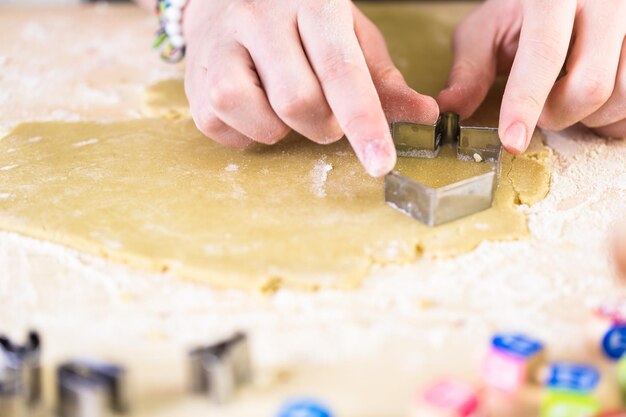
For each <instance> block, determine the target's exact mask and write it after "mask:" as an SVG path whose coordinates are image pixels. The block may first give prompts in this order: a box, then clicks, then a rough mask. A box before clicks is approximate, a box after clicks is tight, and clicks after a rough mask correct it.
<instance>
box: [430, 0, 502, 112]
mask: <svg viewBox="0 0 626 417" xmlns="http://www.w3.org/2000/svg"><path fill="white" fill-rule="evenodd" d="M492 4H493V3H492ZM484 7H490V6H489V4H488V5H487V6H484ZM489 11H490V10H483V7H481V8H479V9H478V10H477V11H476V12H474V13H473V14H471V15H470V16H468V17H467V18H466V19H465V20H464V21H463V22H461V24H460V25H459V26H458V27H457V28H456V30H455V31H454V35H453V38H452V50H453V61H452V68H451V70H450V74H449V76H448V83H447V85H446V88H445V89H444V90H442V91H441V92H440V93H439V95H438V96H437V102H438V103H439V106H440V107H441V111H452V112H455V113H458V114H459V115H460V116H461V118H462V119H465V118H467V117H469V116H471V115H472V114H473V113H474V112H475V111H476V109H477V108H478V107H479V106H480V104H481V103H482V102H483V100H484V99H485V97H486V96H487V93H488V92H489V89H490V88H491V85H492V84H493V82H494V80H495V78H496V69H497V51H496V35H497V30H496V29H497V28H496V23H497V21H498V19H497V18H495V17H494V16H492V15H489V16H486V13H487V12H489Z"/></svg>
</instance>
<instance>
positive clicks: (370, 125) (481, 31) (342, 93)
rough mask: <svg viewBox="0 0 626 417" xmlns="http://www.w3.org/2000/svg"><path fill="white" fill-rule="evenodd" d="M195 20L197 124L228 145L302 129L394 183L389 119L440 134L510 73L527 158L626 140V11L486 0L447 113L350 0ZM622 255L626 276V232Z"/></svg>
mask: <svg viewBox="0 0 626 417" xmlns="http://www.w3.org/2000/svg"><path fill="white" fill-rule="evenodd" d="M137 2H138V3H140V4H142V5H144V6H145V7H147V8H150V9H152V8H154V4H155V0H137ZM183 18H184V22H183V31H184V34H185V39H186V41H187V54H186V74H185V90H186V93H187V97H188V99H189V102H190V106H191V113H192V115H193V118H194V121H195V123H196V125H197V127H198V128H199V129H200V130H201V131H202V132H203V133H205V134H206V135H207V136H209V137H211V138H213V139H214V140H216V141H217V142H219V143H221V144H224V145H226V146H234V147H246V146H248V145H250V144H251V143H253V142H255V141H256V142H260V143H265V144H274V143H276V142H278V141H280V140H281V139H282V138H284V137H285V136H286V135H287V134H288V133H289V131H290V130H295V131H297V132H299V133H301V134H302V135H304V136H306V137H308V138H309V139H311V140H312V141H314V142H317V143H322V144H325V143H331V142H334V141H337V140H339V139H340V138H341V137H342V136H343V135H344V134H345V136H346V137H347V138H348V140H349V141H350V143H351V145H352V147H353V148H354V150H355V152H356V154H357V156H358V157H359V159H360V160H361V162H362V163H363V166H364V167H365V169H366V170H367V172H368V173H369V174H370V175H372V176H382V175H385V174H386V173H388V172H389V171H390V170H391V169H392V168H393V166H394V165H395V161H396V153H395V148H394V146H393V142H392V139H391V136H390V132H389V129H388V122H391V121H400V120H404V121H414V122H418V123H433V122H434V121H435V120H436V118H437V116H438V113H439V109H441V111H454V112H457V113H459V114H460V115H461V117H462V118H467V117H469V116H470V115H472V113H474V111H475V110H476V109H477V108H478V107H479V105H480V104H481V102H482V101H483V100H484V98H485V97H486V95H487V92H488V91H489V88H490V87H491V85H492V84H493V82H494V80H495V78H496V76H497V75H508V81H507V85H506V89H505V92H504V96H503V99H502V107H501V111H500V123H499V133H500V137H501V139H502V143H503V145H504V147H505V148H506V149H507V150H508V151H509V152H511V153H513V154H519V153H522V152H524V151H525V150H526V148H527V147H528V144H529V143H530V138H531V136H532V132H533V131H534V129H535V127H536V126H539V127H541V128H545V129H548V130H562V129H564V128H567V127H569V126H572V125H574V124H577V123H581V124H583V125H585V126H587V127H589V128H591V129H593V130H595V131H596V132H598V133H599V134H600V135H602V136H608V137H626V42H625V38H626V1H624V0H602V1H599V0H486V1H485V2H484V3H483V4H482V5H481V6H480V7H478V8H477V9H476V10H475V11H474V12H473V13H472V14H471V15H469V16H468V17H467V18H466V19H465V20H464V21H463V22H461V24H460V25H459V26H458V27H457V29H456V30H455V33H454V39H453V48H454V60H453V66H452V69H451V71H450V76H449V80H448V84H447V86H446V88H445V89H444V90H443V91H441V92H440V93H439V95H438V97H437V99H436V102H435V100H433V99H432V98H430V97H426V96H424V95H421V94H419V93H418V92H416V91H414V90H412V89H411V88H410V87H409V86H408V85H407V84H406V82H405V81H404V79H403V77H402V75H401V74H400V72H399V71H398V70H397V68H396V67H395V66H394V64H393V62H392V61H391V58H390V57H389V53H388V52H387V47H386V45H385V41H384V39H383V37H382V36H381V34H380V32H379V31H378V29H377V28H376V27H375V26H374V25H373V24H372V22H370V21H369V20H368V19H367V18H366V17H365V16H364V15H363V14H362V13H361V12H360V11H359V10H358V8H356V6H354V5H353V4H352V2H351V1H349V0H263V1H258V0H189V2H188V4H187V7H186V8H185V12H184V16H183ZM278 63H280V65H277V64H278ZM615 254H616V256H615V258H616V260H617V265H618V268H619V269H620V271H621V272H622V273H623V274H624V275H625V276H626V234H624V235H622V237H621V238H620V239H617V243H616V245H615Z"/></svg>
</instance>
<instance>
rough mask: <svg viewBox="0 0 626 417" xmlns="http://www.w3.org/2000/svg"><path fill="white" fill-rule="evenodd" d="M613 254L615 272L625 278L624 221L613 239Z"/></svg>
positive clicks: (625, 229)
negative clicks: (619, 231)
mask: <svg viewBox="0 0 626 417" xmlns="http://www.w3.org/2000/svg"><path fill="white" fill-rule="evenodd" d="M614 254H615V264H616V266H617V273H618V274H619V275H620V276H621V277H622V278H624V279H626V223H625V225H623V226H622V230H621V233H619V234H618V235H617V237H616V239H615V245H614Z"/></svg>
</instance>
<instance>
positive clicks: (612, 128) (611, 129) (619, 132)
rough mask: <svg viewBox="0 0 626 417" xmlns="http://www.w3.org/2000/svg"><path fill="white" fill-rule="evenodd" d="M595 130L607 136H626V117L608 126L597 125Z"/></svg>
mask: <svg viewBox="0 0 626 417" xmlns="http://www.w3.org/2000/svg"><path fill="white" fill-rule="evenodd" d="M594 130H595V131H596V132H597V133H598V134H599V135H601V136H604V137H607V138H626V119H624V120H621V121H619V122H616V123H613V124H610V125H608V126H602V127H597V128H595V129H594Z"/></svg>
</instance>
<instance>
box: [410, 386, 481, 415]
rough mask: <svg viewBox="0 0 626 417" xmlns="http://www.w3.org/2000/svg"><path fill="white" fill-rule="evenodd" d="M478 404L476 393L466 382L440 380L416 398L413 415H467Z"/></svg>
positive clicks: (473, 411) (472, 411) (476, 407)
mask: <svg viewBox="0 0 626 417" xmlns="http://www.w3.org/2000/svg"><path fill="white" fill-rule="evenodd" d="M478 406H479V400H478V393H477V392H476V390H475V389H474V388H473V387H471V386H470V385H468V384H465V383H462V382H458V381H451V380H446V381H440V382H438V383H436V384H434V385H432V386H430V387H429V388H428V389H427V390H426V391H424V392H423V394H422V395H421V396H420V397H419V398H418V401H417V404H416V407H415V409H414V413H413V415H414V416H416V417H417V416H419V417H469V416H472V415H474V414H475V413H476V412H477V410H478Z"/></svg>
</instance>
